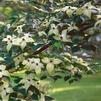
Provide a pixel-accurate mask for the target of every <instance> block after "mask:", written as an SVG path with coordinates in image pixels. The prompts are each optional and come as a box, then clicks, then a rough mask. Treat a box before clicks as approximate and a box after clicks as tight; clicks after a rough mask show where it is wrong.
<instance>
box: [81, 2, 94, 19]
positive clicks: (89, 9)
mask: <svg viewBox="0 0 101 101" xmlns="http://www.w3.org/2000/svg"><path fill="white" fill-rule="evenodd" d="M92 8H94V6H92V5H91V2H88V3H86V4H85V5H84V6H83V7H82V9H83V14H84V15H86V16H87V17H89V18H91V14H92Z"/></svg>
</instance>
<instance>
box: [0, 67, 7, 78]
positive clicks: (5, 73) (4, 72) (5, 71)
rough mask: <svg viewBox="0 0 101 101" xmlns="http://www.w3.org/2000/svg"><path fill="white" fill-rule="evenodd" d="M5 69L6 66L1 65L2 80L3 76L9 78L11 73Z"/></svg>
mask: <svg viewBox="0 0 101 101" xmlns="http://www.w3.org/2000/svg"><path fill="white" fill-rule="evenodd" d="M5 69H6V66H5V65H0V78H2V77H3V76H9V72H8V71H7V70H5Z"/></svg>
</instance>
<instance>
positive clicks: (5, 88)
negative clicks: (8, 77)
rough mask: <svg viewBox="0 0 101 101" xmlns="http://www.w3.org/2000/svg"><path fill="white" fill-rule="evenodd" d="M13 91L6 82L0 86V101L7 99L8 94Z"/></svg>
mask: <svg viewBox="0 0 101 101" xmlns="http://www.w3.org/2000/svg"><path fill="white" fill-rule="evenodd" d="M11 93H13V89H12V88H11V87H10V86H9V84H8V83H4V84H3V85H2V86H0V95H1V97H2V99H3V100H2V101H8V99H9V94H11Z"/></svg>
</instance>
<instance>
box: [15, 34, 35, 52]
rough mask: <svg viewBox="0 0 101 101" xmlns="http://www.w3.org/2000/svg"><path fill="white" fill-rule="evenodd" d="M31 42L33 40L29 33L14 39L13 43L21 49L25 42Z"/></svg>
mask: <svg viewBox="0 0 101 101" xmlns="http://www.w3.org/2000/svg"><path fill="white" fill-rule="evenodd" d="M33 42H34V40H33V38H32V37H31V35H30V34H24V36H23V37H21V38H16V39H14V40H13V45H16V46H20V47H21V49H22V50H23V49H24V48H25V47H26V45H27V43H33Z"/></svg>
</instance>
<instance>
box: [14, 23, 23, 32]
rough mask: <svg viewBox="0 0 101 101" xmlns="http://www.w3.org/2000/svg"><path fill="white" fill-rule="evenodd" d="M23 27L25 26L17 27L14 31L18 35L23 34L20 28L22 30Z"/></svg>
mask: <svg viewBox="0 0 101 101" xmlns="http://www.w3.org/2000/svg"><path fill="white" fill-rule="evenodd" d="M24 25H25V24H23V25H19V26H17V28H16V29H15V31H17V32H18V33H22V32H23V29H22V28H23V26H24Z"/></svg>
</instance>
